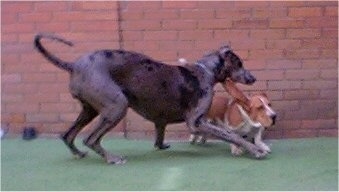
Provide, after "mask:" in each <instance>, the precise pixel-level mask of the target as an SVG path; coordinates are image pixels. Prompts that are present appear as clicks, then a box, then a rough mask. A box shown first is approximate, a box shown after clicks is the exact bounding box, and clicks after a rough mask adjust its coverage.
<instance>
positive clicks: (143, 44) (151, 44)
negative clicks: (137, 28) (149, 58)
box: [133, 40, 159, 52]
mask: <svg viewBox="0 0 339 192" xmlns="http://www.w3.org/2000/svg"><path fill="white" fill-rule="evenodd" d="M133 49H135V50H137V51H139V52H141V51H146V50H159V42H158V41H157V40H156V41H136V42H134V46H133Z"/></svg>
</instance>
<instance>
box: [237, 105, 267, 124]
mask: <svg viewBox="0 0 339 192" xmlns="http://www.w3.org/2000/svg"><path fill="white" fill-rule="evenodd" d="M237 107H238V109H239V111H240V114H241V117H242V119H243V122H242V123H241V124H240V126H241V127H243V126H245V125H247V126H251V127H253V128H260V127H262V125H261V123H259V122H254V121H253V120H252V119H251V118H250V117H249V115H248V114H247V112H246V111H245V110H244V108H243V107H242V106H240V105H238V104H237Z"/></svg>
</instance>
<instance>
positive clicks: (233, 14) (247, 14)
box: [215, 8, 252, 19]
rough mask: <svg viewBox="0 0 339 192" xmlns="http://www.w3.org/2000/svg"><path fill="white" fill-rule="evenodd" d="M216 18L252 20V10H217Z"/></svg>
mask: <svg viewBox="0 0 339 192" xmlns="http://www.w3.org/2000/svg"><path fill="white" fill-rule="evenodd" d="M215 14H216V18H218V19H225V18H236V19H248V18H251V15H252V10H251V9H250V8H238V9H236V10H228V11H225V10H224V9H217V10H215Z"/></svg>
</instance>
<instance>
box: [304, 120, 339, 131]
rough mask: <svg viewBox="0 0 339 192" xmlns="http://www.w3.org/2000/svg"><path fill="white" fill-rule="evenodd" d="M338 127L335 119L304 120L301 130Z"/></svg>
mask: <svg viewBox="0 0 339 192" xmlns="http://www.w3.org/2000/svg"><path fill="white" fill-rule="evenodd" d="M335 127H337V123H336V121H335V120H334V119H317V120H303V121H302V123H301V128H303V129H314V128H316V129H328V128H335Z"/></svg>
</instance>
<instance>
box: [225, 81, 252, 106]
mask: <svg viewBox="0 0 339 192" xmlns="http://www.w3.org/2000/svg"><path fill="white" fill-rule="evenodd" d="M223 87H224V89H225V90H226V91H227V92H228V93H229V94H230V95H231V96H232V97H234V99H236V100H237V101H239V102H241V103H243V104H244V105H246V106H249V104H250V100H249V99H248V97H247V96H246V95H244V93H243V92H242V91H241V90H240V89H239V88H238V87H237V86H236V85H235V83H234V82H233V81H232V80H230V79H227V80H226V81H225V83H224V84H223Z"/></svg>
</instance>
